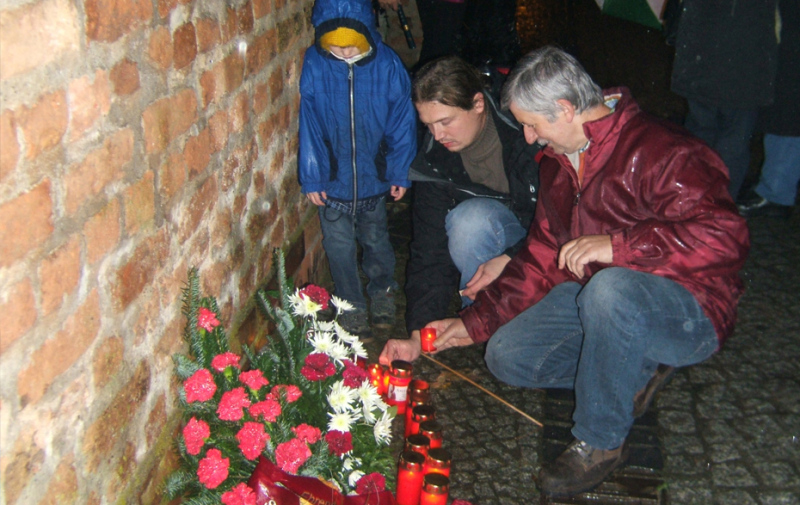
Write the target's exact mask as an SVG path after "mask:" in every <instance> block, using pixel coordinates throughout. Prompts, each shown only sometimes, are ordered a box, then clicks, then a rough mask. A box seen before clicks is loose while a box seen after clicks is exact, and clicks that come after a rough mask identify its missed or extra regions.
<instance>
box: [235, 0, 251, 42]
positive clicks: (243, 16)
mask: <svg viewBox="0 0 800 505" xmlns="http://www.w3.org/2000/svg"><path fill="white" fill-rule="evenodd" d="M236 24H237V26H236V31H237V33H238V34H239V35H250V33H252V31H253V6H252V4H251V3H250V2H247V3H246V4H244V5H242V7H241V8H240V9H239V10H238V11H236Z"/></svg>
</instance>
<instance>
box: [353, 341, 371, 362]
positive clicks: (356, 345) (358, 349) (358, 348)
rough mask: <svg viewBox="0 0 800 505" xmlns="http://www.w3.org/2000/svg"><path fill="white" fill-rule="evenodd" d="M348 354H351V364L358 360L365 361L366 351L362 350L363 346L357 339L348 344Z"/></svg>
mask: <svg viewBox="0 0 800 505" xmlns="http://www.w3.org/2000/svg"><path fill="white" fill-rule="evenodd" d="M350 352H351V353H352V354H353V362H357V361H358V358H362V359H364V360H366V359H367V350H366V349H364V344H363V343H361V341H360V340H358V339H356V341H355V342H353V343H351V344H350Z"/></svg>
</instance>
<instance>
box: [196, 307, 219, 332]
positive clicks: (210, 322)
mask: <svg viewBox="0 0 800 505" xmlns="http://www.w3.org/2000/svg"><path fill="white" fill-rule="evenodd" d="M219 324H220V323H219V320H218V319H217V315H216V314H214V313H213V312H212V311H210V310H208V309H207V308H205V307H200V312H199V313H198V314H197V327H198V328H203V329H204V330H206V331H208V332H211V331H214V328H216V327H217V326H219Z"/></svg>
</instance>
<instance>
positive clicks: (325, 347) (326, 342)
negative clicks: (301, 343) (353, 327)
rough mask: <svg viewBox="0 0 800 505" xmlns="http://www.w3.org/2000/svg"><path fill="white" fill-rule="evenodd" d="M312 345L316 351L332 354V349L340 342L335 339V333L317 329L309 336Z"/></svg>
mask: <svg viewBox="0 0 800 505" xmlns="http://www.w3.org/2000/svg"><path fill="white" fill-rule="evenodd" d="M309 341H310V342H311V345H312V346H313V347H314V352H321V353H323V354H327V355H328V356H330V355H331V351H332V350H333V349H335V348H336V346H337V344H338V342H336V341H334V339H333V334H331V333H328V332H325V331H316V332H314V334H313V335H312V336H311V337H310V338H309Z"/></svg>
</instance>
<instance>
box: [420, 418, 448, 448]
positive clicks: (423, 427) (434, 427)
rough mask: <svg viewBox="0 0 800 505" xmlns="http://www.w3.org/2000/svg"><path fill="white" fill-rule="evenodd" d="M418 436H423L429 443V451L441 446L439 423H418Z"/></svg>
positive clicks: (440, 427)
mask: <svg viewBox="0 0 800 505" xmlns="http://www.w3.org/2000/svg"><path fill="white" fill-rule="evenodd" d="M418 433H419V434H420V435H425V436H426V437H428V440H430V441H431V449H438V448H439V447H441V446H442V424H441V423H440V422H439V421H424V422H421V423H419V431H418Z"/></svg>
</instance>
